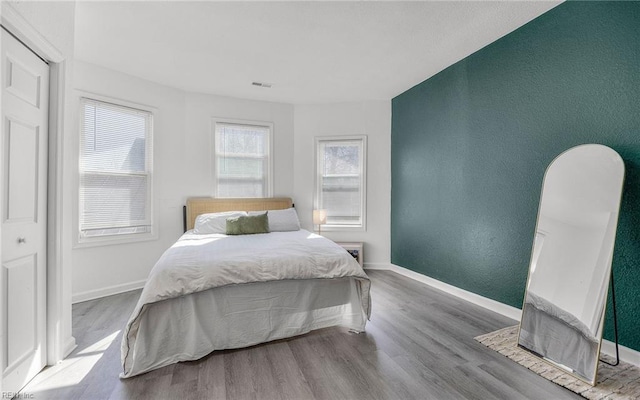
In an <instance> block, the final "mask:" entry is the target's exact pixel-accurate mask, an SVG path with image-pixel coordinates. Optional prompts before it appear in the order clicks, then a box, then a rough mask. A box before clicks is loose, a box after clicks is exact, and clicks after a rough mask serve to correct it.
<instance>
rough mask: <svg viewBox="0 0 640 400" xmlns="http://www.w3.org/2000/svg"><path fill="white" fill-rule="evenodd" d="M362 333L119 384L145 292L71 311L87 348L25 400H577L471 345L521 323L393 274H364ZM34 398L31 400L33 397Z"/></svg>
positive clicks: (258, 349)
mask: <svg viewBox="0 0 640 400" xmlns="http://www.w3.org/2000/svg"><path fill="white" fill-rule="evenodd" d="M367 273H368V274H369V276H370V277H371V279H372V281H373V284H372V289H371V291H372V299H373V314H372V316H371V321H370V322H369V324H367V330H366V332H365V333H362V334H359V335H357V334H352V333H349V332H348V331H347V330H346V329H343V328H327V329H321V330H318V331H314V332H311V333H309V334H307V335H303V336H298V337H296V338H292V339H286V340H279V341H275V342H271V343H267V344H263V345H258V346H253V347H250V348H247V349H241V350H228V351H218V352H214V353H212V354H210V355H209V356H207V357H204V358H203V359H200V360H198V361H193V362H185V363H179V364H175V365H171V366H168V367H164V368H161V369H158V370H156V371H152V372H150V373H147V374H144V375H141V376H138V377H135V378H131V379H127V380H120V379H119V378H118V373H119V372H120V369H121V368H120V339H121V330H122V328H123V327H124V324H125V323H126V321H127V319H128V317H129V314H130V313H131V311H132V309H133V307H134V306H135V303H136V301H137V299H138V296H139V294H140V291H135V292H128V293H124V294H120V295H116V296H110V297H106V298H103V299H98V300H93V301H88V302H84V303H79V304H76V305H74V306H73V334H74V336H75V337H76V340H77V342H78V348H77V349H76V350H75V351H74V352H73V353H72V354H71V355H70V356H69V357H68V358H67V359H65V360H64V361H63V362H62V363H60V364H58V365H56V366H53V367H49V368H47V369H45V370H44V371H43V372H42V373H41V374H40V375H38V376H37V377H36V378H35V379H34V380H33V381H32V382H31V383H30V384H29V385H28V386H27V387H26V388H25V389H24V390H23V394H24V395H28V396H32V397H29V398H33V399H36V400H42V399H90V400H98V399H154V400H156V399H259V400H262V399H267V400H268V399H292V400H297V399H301V400H302V399H483V400H486V399H545V400H546V399H579V398H580V397H579V396H577V395H576V394H574V393H572V392H570V391H568V390H566V389H564V388H561V387H559V386H557V385H555V384H553V383H551V382H548V381H547V380H545V379H543V378H541V377H539V376H538V375H536V374H534V373H532V372H531V371H529V370H527V369H526V368H524V367H521V366H520V365H518V364H516V363H514V362H512V361H510V360H509V359H507V358H506V357H504V356H502V355H500V354H498V353H495V352H493V351H492V350H489V349H487V348H486V347H484V346H483V345H481V344H479V343H477V342H476V341H475V340H474V339H473V338H474V337H475V336H477V335H480V334H483V333H488V332H492V331H494V330H497V329H500V328H503V327H506V326H511V325H514V324H516V321H513V320H510V319H508V318H505V317H503V316H501V315H498V314H495V313H493V312H490V311H487V310H485V309H483V308H481V307H478V306H475V305H473V304H470V303H468V302H465V301H463V300H460V299H458V298H456V297H453V296H451V295H449V294H446V293H444V292H441V291H439V290H436V289H433V288H431V287H429V286H426V285H424V284H421V283H419V282H416V281H413V280H411V279H409V278H406V277H403V276H400V275H398V274H395V273H393V272H390V271H367ZM24 398H27V397H24Z"/></svg>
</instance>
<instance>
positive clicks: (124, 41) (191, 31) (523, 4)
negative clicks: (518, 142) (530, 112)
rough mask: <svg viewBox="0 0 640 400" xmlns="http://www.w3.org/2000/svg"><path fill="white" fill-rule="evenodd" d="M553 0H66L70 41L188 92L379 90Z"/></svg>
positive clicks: (464, 52) (344, 94)
mask: <svg viewBox="0 0 640 400" xmlns="http://www.w3.org/2000/svg"><path fill="white" fill-rule="evenodd" d="M557 4H559V3H558V2H550V1H542V2H541V1H537V2H529V1H508V2H489V1H480V2H471V1H457V2H447V1H441V2H404V1H393V2H369V1H358V2H319V1H316V2H239V1H235V2H188V1H173V2H141V1H130V2H113V1H108V2H94V1H88V2H78V3H77V6H76V27H75V28H76V32H75V36H76V39H75V46H76V48H75V52H76V58H77V59H79V60H82V61H87V62H91V63H94V64H98V65H102V66H104V67H107V68H111V69H114V70H117V71H121V72H124V73H127V74H131V75H134V76H138V77H142V78H145V79H148V80H150V81H154V82H158V83H161V84H163V85H167V86H171V87H175V88H179V89H183V90H186V91H189V92H199V93H208V94H217V95H225V96H233V97H240V98H247V99H256V100H267V101H277V102H285V103H293V104H300V103H327V102H342V101H359V100H373V99H383V100H388V99H391V98H393V97H394V96H396V95H398V94H400V93H402V92H404V91H405V90H407V89H409V88H411V87H412V86H414V85H416V84H418V83H420V82H422V81H423V80H425V79H427V78H429V77H430V76H432V75H434V74H436V73H438V72H439V71H441V70H443V69H444V68H446V67H448V66H449V65H451V64H453V63H455V62H456V61H459V60H461V59H462V58H464V57H466V56H468V55H469V54H471V53H473V52H475V51H477V50H479V49H481V48H482V47H484V46H486V45H487V44H489V43H491V42H493V41H495V40H496V39H498V38H500V37H502V36H504V35H505V34H507V33H509V32H511V31H513V30H514V29H516V28H518V27H520V26H521V25H523V24H525V23H527V22H528V21H530V20H532V19H534V18H536V17H537V16H539V15H540V14H542V13H544V12H546V11H548V10H549V9H551V8H553V7H555V6H556V5H557ZM253 81H259V82H266V83H270V84H272V85H273V87H272V88H269V89H267V88H261V87H255V86H252V85H251V82H253Z"/></svg>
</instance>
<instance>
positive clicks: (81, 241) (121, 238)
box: [73, 90, 158, 248]
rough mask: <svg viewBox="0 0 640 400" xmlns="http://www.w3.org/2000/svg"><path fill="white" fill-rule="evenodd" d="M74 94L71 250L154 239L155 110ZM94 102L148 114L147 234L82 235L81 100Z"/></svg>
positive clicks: (98, 95)
mask: <svg viewBox="0 0 640 400" xmlns="http://www.w3.org/2000/svg"><path fill="white" fill-rule="evenodd" d="M76 93H77V95H78V96H77V101H76V107H75V110H76V111H77V113H78V114H77V118H78V123H77V129H78V135H77V142H76V144H75V146H74V147H75V157H74V159H75V160H76V172H75V177H74V178H75V179H74V192H75V196H74V221H73V226H74V228H73V229H74V232H75V233H74V235H73V236H74V240H73V248H85V247H98V246H108V245H114V244H124V243H131V242H144V241H151V240H157V239H158V230H157V223H156V221H157V220H158V218H157V215H156V212H157V208H156V205H155V202H156V196H155V192H154V186H155V185H154V180H155V179H154V169H153V164H154V142H153V139H154V131H155V124H154V123H155V118H156V114H157V109H156V108H155V107H152V106H148V105H144V104H139V103H134V102H130V101H126V100H121V99H117V98H113V97H108V96H103V95H100V94H96V93H91V92H86V91H82V90H76ZM85 99H86V100H90V101H96V102H99V103H107V104H110V105H114V106H118V107H124V108H131V109H134V110H136V111H141V112H147V113H149V126H148V127H147V132H146V137H145V140H149V145H148V146H147V148H148V149H150V154H148V155H147V154H145V165H146V166H147V172H146V176H147V180H148V181H147V195H148V198H149V199H148V207H149V223H150V230H149V232H141V233H125V234H115V235H114V234H111V235H97V236H84V235H83V234H82V231H81V229H80V213H81V212H82V207H83V204H82V202H81V201H80V184H81V175H82V170H81V157H82V145H83V140H84V138H83V129H84V110H83V105H84V100H85ZM132 175H142V174H139V173H138V174H132Z"/></svg>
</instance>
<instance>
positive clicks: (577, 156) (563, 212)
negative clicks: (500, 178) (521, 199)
mask: <svg viewBox="0 0 640 400" xmlns="http://www.w3.org/2000/svg"><path fill="white" fill-rule="evenodd" d="M623 180H624V163H623V161H622V159H621V158H620V156H619V155H618V154H617V153H616V152H615V151H613V150H612V149H610V148H608V147H606V146H602V145H596V144H588V145H581V146H577V147H574V148H572V149H569V150H567V151H566V152H564V153H562V154H561V155H560V156H558V157H557V158H556V159H555V160H554V161H553V162H552V163H551V164H550V165H549V167H548V168H547V171H546V173H545V178H544V182H543V187H542V195H541V199H540V207H539V211H538V221H537V226H536V232H535V238H534V244H533V251H532V255H531V263H530V266H529V278H528V281H527V290H526V294H525V299H524V304H523V309H522V320H521V323H520V332H519V336H518V345H519V346H520V347H522V348H525V349H527V350H529V351H531V352H532V353H534V354H535V355H537V356H539V357H542V358H544V359H545V360H547V361H550V362H552V363H554V364H555V365H557V366H560V367H562V368H563V369H565V370H567V371H568V372H570V373H572V374H573V375H575V376H576V377H578V378H580V379H582V380H584V381H586V382H588V383H590V384H592V385H593V384H595V380H596V373H597V365H598V357H599V352H600V340H601V337H602V327H603V322H604V310H605V306H606V299H607V289H608V285H609V277H610V274H611V261H612V257H613V245H614V241H615V234H616V227H617V221H618V209H619V205H620V197H621V193H622V183H623Z"/></svg>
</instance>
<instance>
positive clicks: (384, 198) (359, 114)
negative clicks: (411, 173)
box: [293, 101, 391, 267]
mask: <svg viewBox="0 0 640 400" xmlns="http://www.w3.org/2000/svg"><path fill="white" fill-rule="evenodd" d="M294 116H295V117H294V126H295V140H294V171H295V174H294V190H293V192H294V196H293V198H294V200H295V204H296V209H297V210H298V215H299V216H300V222H301V223H302V226H303V228H305V229H308V230H313V228H314V227H313V224H312V218H311V215H312V210H313V202H314V191H315V186H314V185H315V183H314V182H315V164H314V159H315V153H314V152H315V140H314V138H315V137H316V136H341V135H344V136H349V135H367V146H368V149H367V230H366V232H357V231H352V232H344V231H343V232H327V231H322V234H323V236H326V237H328V238H330V239H333V240H335V241H362V242H364V243H365V248H364V257H365V259H364V262H365V267H366V266H367V264H368V265H369V266H371V267H373V266H374V265H375V264H377V265H378V266H384V267H388V266H389V263H390V260H391V255H390V254H391V253H390V229H391V228H390V217H391V101H363V102H351V103H337V104H322V105H296V106H295V114H294Z"/></svg>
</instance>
